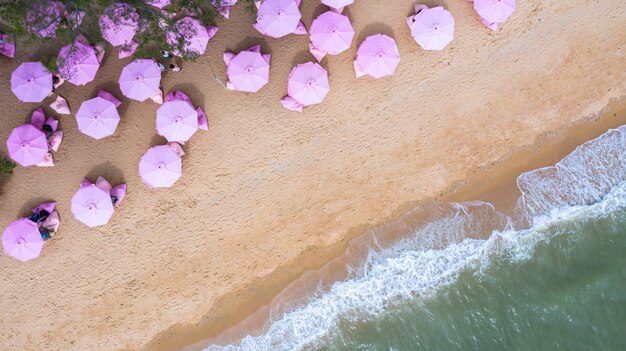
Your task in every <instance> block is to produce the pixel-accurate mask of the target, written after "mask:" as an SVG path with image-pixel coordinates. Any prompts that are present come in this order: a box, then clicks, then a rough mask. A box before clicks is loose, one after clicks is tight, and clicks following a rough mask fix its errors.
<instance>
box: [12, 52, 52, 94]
mask: <svg viewBox="0 0 626 351" xmlns="http://www.w3.org/2000/svg"><path fill="white" fill-rule="evenodd" d="M11 90H12V91H13V94H15V96H17V98H18V99H20V100H21V101H23V102H41V101H43V99H45V98H46V96H48V95H49V94H50V92H52V74H51V73H50V72H49V71H48V69H46V67H44V65H43V64H42V63H41V62H24V63H22V64H21V65H20V66H19V67H18V68H17V69H16V70H15V71H13V73H12V74H11Z"/></svg>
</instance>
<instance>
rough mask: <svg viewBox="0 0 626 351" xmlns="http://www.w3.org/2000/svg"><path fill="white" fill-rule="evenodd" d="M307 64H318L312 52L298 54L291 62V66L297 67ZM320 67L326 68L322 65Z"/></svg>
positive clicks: (306, 51)
mask: <svg viewBox="0 0 626 351" xmlns="http://www.w3.org/2000/svg"><path fill="white" fill-rule="evenodd" d="M307 62H317V61H316V60H315V57H313V55H311V52H310V51H309V50H302V51H299V52H297V53H296V54H295V55H294V56H293V59H292V60H291V66H292V67H296V66H297V65H299V64H301V63H307ZM322 62H323V61H322ZM320 65H321V66H325V65H324V64H321V63H320Z"/></svg>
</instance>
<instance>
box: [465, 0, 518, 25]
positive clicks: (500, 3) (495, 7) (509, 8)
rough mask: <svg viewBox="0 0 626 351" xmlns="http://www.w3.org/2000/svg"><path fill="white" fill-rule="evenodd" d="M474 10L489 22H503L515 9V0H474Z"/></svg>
mask: <svg viewBox="0 0 626 351" xmlns="http://www.w3.org/2000/svg"><path fill="white" fill-rule="evenodd" d="M474 10H476V12H478V14H479V15H480V17H481V18H482V19H483V20H485V21H486V22H489V23H502V22H504V21H506V20H507V19H508V18H509V17H510V16H511V15H512V14H513V12H514V11H515V0H474Z"/></svg>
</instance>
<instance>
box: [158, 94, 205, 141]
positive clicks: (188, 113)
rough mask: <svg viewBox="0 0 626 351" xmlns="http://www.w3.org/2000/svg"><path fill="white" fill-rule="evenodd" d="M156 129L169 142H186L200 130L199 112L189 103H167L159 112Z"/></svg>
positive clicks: (180, 101) (177, 101)
mask: <svg viewBox="0 0 626 351" xmlns="http://www.w3.org/2000/svg"><path fill="white" fill-rule="evenodd" d="M156 128H157V133H158V134H159V135H162V136H164V137H165V138H166V139H167V141H176V142H185V141H187V140H189V138H191V136H192V135H193V134H194V133H195V132H196V131H197V130H198V112H197V111H196V110H195V109H194V108H193V106H192V105H191V104H190V103H189V102H188V101H185V100H172V101H167V102H165V103H164V104H163V105H161V107H159V109H158V110H157V117H156Z"/></svg>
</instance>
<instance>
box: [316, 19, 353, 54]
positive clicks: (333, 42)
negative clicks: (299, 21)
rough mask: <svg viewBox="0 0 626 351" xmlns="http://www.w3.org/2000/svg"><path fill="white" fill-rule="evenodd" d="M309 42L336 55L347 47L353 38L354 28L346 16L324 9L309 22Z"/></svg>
mask: <svg viewBox="0 0 626 351" xmlns="http://www.w3.org/2000/svg"><path fill="white" fill-rule="evenodd" d="M310 33H311V43H313V45H314V46H315V47H316V48H318V49H320V50H322V51H325V52H327V53H329V54H331V55H337V54H340V53H342V52H344V51H345V50H347V49H348V48H350V43H352V38H354V28H352V24H350V20H349V19H348V17H346V16H344V15H341V14H338V13H336V12H333V11H326V12H324V13H323V14H321V15H319V16H318V17H317V18H316V19H314V20H313V23H311V30H310Z"/></svg>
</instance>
